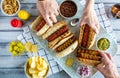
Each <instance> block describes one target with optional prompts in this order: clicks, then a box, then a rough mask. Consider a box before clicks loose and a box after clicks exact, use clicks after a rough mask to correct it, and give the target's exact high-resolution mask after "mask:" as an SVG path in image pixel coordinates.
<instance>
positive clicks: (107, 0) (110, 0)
mask: <svg viewBox="0 0 120 78" xmlns="http://www.w3.org/2000/svg"><path fill="white" fill-rule="evenodd" d="M20 1H21V2H22V3H36V1H37V0H20ZM57 1H60V0H57ZM95 1H96V2H97V3H98V2H103V3H118V2H120V0H95Z"/></svg>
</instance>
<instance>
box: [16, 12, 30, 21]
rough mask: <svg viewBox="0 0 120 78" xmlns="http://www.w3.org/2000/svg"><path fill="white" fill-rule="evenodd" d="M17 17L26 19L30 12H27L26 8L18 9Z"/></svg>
mask: <svg viewBox="0 0 120 78" xmlns="http://www.w3.org/2000/svg"><path fill="white" fill-rule="evenodd" d="M18 17H19V18H20V19H22V20H28V19H29V17H30V13H29V12H27V11H26V10H20V11H19V12H18Z"/></svg>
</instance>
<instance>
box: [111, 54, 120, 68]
mask: <svg viewBox="0 0 120 78" xmlns="http://www.w3.org/2000/svg"><path fill="white" fill-rule="evenodd" d="M119 59H120V55H115V56H114V57H113V60H114V61H115V64H116V65H117V67H120V60H119Z"/></svg>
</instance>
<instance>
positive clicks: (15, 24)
mask: <svg viewBox="0 0 120 78" xmlns="http://www.w3.org/2000/svg"><path fill="white" fill-rule="evenodd" d="M10 24H11V26H12V27H14V28H20V27H22V25H23V23H22V21H21V20H18V19H16V18H15V19H12V20H11V22H10Z"/></svg>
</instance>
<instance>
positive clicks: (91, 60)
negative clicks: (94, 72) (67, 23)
mask: <svg viewBox="0 0 120 78" xmlns="http://www.w3.org/2000/svg"><path fill="white" fill-rule="evenodd" d="M77 58H78V60H79V62H80V63H82V64H84V65H88V66H93V67H94V66H96V65H98V64H102V62H101V55H100V54H99V52H98V51H96V50H80V49H79V50H78V52H77Z"/></svg>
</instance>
